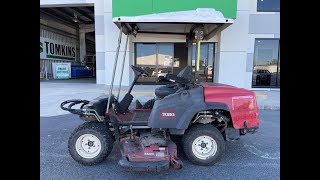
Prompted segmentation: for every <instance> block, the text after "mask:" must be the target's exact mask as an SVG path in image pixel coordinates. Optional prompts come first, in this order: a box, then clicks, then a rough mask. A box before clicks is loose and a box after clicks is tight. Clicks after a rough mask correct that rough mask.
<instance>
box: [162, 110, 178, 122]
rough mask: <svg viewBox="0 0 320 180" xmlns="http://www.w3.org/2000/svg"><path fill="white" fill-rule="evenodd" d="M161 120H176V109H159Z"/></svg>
mask: <svg viewBox="0 0 320 180" xmlns="http://www.w3.org/2000/svg"><path fill="white" fill-rule="evenodd" d="M160 119H161V120H176V111H175V110H171V109H164V110H161V111H160Z"/></svg>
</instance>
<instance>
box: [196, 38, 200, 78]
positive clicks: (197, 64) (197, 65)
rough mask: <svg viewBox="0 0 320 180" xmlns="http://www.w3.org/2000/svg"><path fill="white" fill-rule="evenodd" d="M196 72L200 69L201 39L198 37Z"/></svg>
mask: <svg viewBox="0 0 320 180" xmlns="http://www.w3.org/2000/svg"><path fill="white" fill-rule="evenodd" d="M195 55H196V57H195V58H196V73H198V71H199V66H200V40H199V39H196V54H195Z"/></svg>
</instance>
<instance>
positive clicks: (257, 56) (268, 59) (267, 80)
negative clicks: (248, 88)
mask: <svg viewBox="0 0 320 180" xmlns="http://www.w3.org/2000/svg"><path fill="white" fill-rule="evenodd" d="M279 45H280V40H279V39H256V41H255V49H254V60H253V73H252V87H253V88H256V87H278V88H279V87H280V48H279Z"/></svg>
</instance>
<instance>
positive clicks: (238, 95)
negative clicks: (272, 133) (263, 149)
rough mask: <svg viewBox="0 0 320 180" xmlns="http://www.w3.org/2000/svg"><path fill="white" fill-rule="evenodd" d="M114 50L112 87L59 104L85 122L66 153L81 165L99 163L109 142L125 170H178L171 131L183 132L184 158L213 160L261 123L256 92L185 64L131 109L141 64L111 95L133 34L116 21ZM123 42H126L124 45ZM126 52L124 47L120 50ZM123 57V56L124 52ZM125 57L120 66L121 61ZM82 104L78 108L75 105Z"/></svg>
mask: <svg viewBox="0 0 320 180" xmlns="http://www.w3.org/2000/svg"><path fill="white" fill-rule="evenodd" d="M120 29H121V31H120V35H119V43H118V49H117V54H116V59H115V64H114V69H113V77H112V82H111V85H110V91H109V94H108V95H107V96H100V97H98V98H96V99H94V100H91V101H87V100H68V101H64V102H62V103H61V108H62V109H63V110H67V111H69V112H70V113H73V114H77V115H79V117H80V119H82V120H84V121H87V122H85V123H83V124H81V125H80V126H79V127H78V128H77V129H75V130H74V132H73V133H72V134H71V136H70V138H69V142H68V147H69V153H70V155H71V157H72V158H73V159H74V160H76V161H77V162H79V163H81V164H84V165H95V164H98V163H101V162H102V161H103V160H105V159H106V158H107V156H108V155H109V154H110V152H111V150H112V148H113V145H114V144H115V145H117V146H119V149H120V151H121V156H122V158H121V159H120V160H119V163H118V164H119V165H120V166H121V167H123V168H125V169H128V170H138V171H151V170H153V171H160V170H163V169H167V168H169V167H172V168H176V169H180V168H182V164H183V163H182V161H181V160H179V158H178V155H177V146H176V144H175V143H174V142H173V141H172V136H180V137H181V145H182V148H183V151H184V153H185V155H186V157H187V158H188V160H189V161H190V162H192V163H194V164H197V165H213V164H215V163H216V162H218V161H219V160H220V159H221V158H222V157H223V154H224V152H225V141H230V140H231V141H234V140H238V139H239V138H240V136H241V135H245V134H247V133H248V132H249V133H254V132H256V130H257V129H258V126H259V120H258V119H259V118H258V107H257V101H256V96H255V94H254V92H252V91H250V90H246V89H242V88H236V87H233V86H229V85H224V84H217V83H198V82H197V81H196V79H195V78H192V74H193V72H192V68H191V67H190V66H187V67H185V68H184V69H183V70H182V71H181V72H180V73H179V74H178V75H174V74H167V76H166V78H167V79H168V80H169V81H173V82H174V84H170V85H166V86H163V87H160V88H158V89H156V91H155V94H156V96H157V98H155V99H151V100H149V101H147V102H146V103H144V104H142V103H140V102H139V101H138V100H137V101H136V107H135V108H129V107H131V106H130V105H131V104H132V100H133V96H132V95H131V90H132V88H133V86H134V85H135V83H136V81H137V79H138V77H139V76H142V75H148V72H147V71H145V70H144V69H142V68H140V67H136V66H131V68H132V70H133V72H134V74H135V77H134V80H133V82H132V84H131V86H130V88H129V90H128V92H127V93H126V94H125V95H124V97H123V98H122V99H121V100H119V99H118V98H119V92H120V88H121V80H122V72H123V67H124V66H122V70H121V77H120V79H121V80H120V86H119V90H118V95H117V96H114V95H113V94H112V89H113V82H114V76H115V71H116V66H117V60H118V54H119V48H120V43H121V40H120V39H121V35H122V32H125V34H127V35H128V36H127V41H128V37H129V34H131V35H132V34H133V35H135V34H134V33H136V31H133V30H132V29H131V30H130V29H129V30H128V29H126V30H123V29H125V26H122V25H121V26H120ZM125 47H127V42H126V46H125ZM124 52H126V50H124ZM124 57H125V55H124ZM124 61H125V59H123V62H122V65H124ZM75 105H80V108H78V109H75V108H73V107H74V106H75Z"/></svg>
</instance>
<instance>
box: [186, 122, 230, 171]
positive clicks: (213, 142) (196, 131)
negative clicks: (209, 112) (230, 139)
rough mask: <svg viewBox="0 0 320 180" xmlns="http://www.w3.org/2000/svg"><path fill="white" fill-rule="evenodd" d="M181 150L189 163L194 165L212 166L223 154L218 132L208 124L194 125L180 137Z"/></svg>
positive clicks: (223, 148)
mask: <svg viewBox="0 0 320 180" xmlns="http://www.w3.org/2000/svg"><path fill="white" fill-rule="evenodd" d="M182 148H183V150H184V152H185V154H186V156H187V158H188V159H189V161H190V162H191V163H193V164H196V165H202V166H208V165H213V164H215V163H217V162H218V161H220V160H221V158H222V157H223V155H224V152H225V141H224V138H223V136H222V134H221V133H220V131H219V130H218V129H217V128H216V127H214V126H212V125H210V124H194V125H192V126H191V127H190V128H189V129H188V130H187V131H186V133H185V134H184V135H183V137H182Z"/></svg>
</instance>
